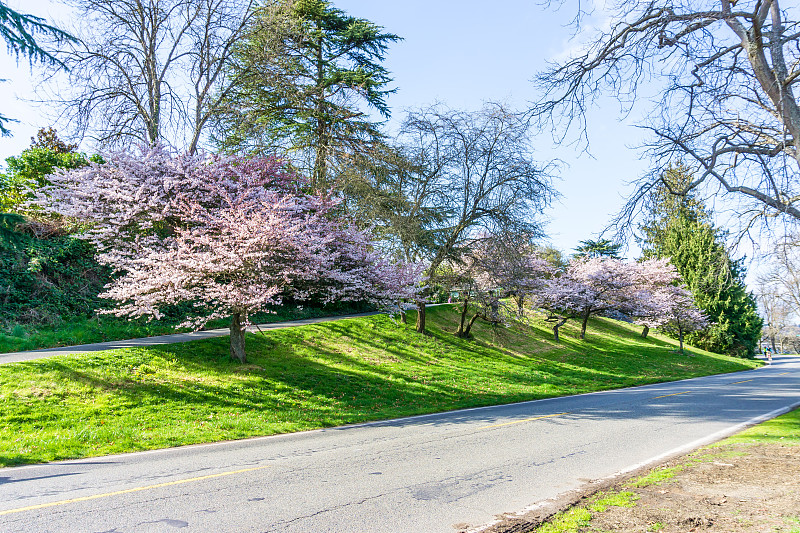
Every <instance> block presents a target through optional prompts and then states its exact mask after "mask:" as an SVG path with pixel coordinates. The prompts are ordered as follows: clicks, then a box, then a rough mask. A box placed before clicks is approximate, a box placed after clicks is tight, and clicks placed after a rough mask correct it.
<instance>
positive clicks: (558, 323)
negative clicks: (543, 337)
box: [553, 318, 569, 342]
mask: <svg viewBox="0 0 800 533" xmlns="http://www.w3.org/2000/svg"><path fill="white" fill-rule="evenodd" d="M567 320H569V319H568V318H562V319H561V320H559V321H558V322H556V325H555V326H553V339H555V341H556V342H558V328H560V327H561V326H563V325H564V324H565V323H566V322H567Z"/></svg>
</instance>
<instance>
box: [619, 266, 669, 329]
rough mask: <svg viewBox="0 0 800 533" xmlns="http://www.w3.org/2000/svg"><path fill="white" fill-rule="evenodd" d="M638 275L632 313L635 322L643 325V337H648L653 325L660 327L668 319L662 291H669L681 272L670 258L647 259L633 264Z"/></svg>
mask: <svg viewBox="0 0 800 533" xmlns="http://www.w3.org/2000/svg"><path fill="white" fill-rule="evenodd" d="M632 268H634V276H636V277H637V282H636V285H635V286H634V287H633V298H634V299H635V304H634V305H632V306H631V309H630V315H631V317H632V318H634V319H635V320H634V321H635V323H636V324H639V325H640V326H642V327H643V329H642V338H643V339H646V338H647V335H648V333H649V332H650V328H651V327H659V326H661V325H663V324H664V323H665V322H666V321H667V315H666V314H665V310H664V308H663V307H662V303H663V302H662V299H661V298H660V297H659V296H660V292H661V291H665V290H666V291H669V290H671V289H670V286H671V285H674V284H675V283H677V282H678V281H679V280H680V274H678V271H677V269H676V268H675V267H674V266H673V265H672V263H670V261H669V259H647V260H645V261H641V262H639V263H635V264H634V265H632Z"/></svg>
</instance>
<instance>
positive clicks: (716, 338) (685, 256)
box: [641, 172, 762, 356]
mask: <svg viewBox="0 0 800 533" xmlns="http://www.w3.org/2000/svg"><path fill="white" fill-rule="evenodd" d="M662 179H663V180H665V181H666V182H667V183H669V182H677V183H676V184H677V185H679V184H680V183H681V182H682V181H686V180H689V179H691V176H687V175H685V174H683V173H680V172H677V173H676V172H672V173H671V174H668V173H667V172H665V173H664V175H663V176H662ZM656 191H657V192H656V193H655V194H654V195H653V197H652V198H651V203H650V212H649V214H648V216H647V218H646V222H645V223H644V224H643V225H642V227H641V230H642V233H643V242H642V247H643V252H644V257H647V258H652V257H657V258H669V259H670V260H671V261H672V264H673V265H675V268H677V270H678V272H679V273H680V275H681V277H682V278H683V280H684V281H685V283H686V285H687V287H688V289H689V290H690V291H691V293H692V296H693V297H694V300H695V302H696V303H697V306H698V307H699V308H700V309H701V310H702V311H704V312H705V314H706V316H707V317H708V319H709V320H710V321H711V322H712V324H711V326H710V327H709V328H707V329H704V330H703V331H701V332H699V333H694V334H691V335H690V336H689V337H688V338H689V341H690V342H691V343H692V344H694V345H696V346H699V347H701V348H705V349H708V350H711V351H716V352H720V353H728V354H731V355H738V356H745V355H751V354H752V353H754V351H755V349H756V346H757V345H758V342H759V340H760V335H761V325H762V321H761V318H760V317H759V316H758V313H757V307H756V302H755V299H754V297H753V295H752V294H750V293H748V292H747V287H746V284H745V281H744V276H745V269H744V265H743V263H744V259H739V260H735V259H733V258H731V256H730V254H729V252H728V250H727V248H726V247H725V244H724V233H723V232H721V231H720V230H718V229H717V228H715V227H714V225H713V223H712V222H711V217H710V213H709V211H708V209H707V208H706V207H705V206H704V205H703V204H702V202H700V201H699V200H697V199H696V198H695V197H693V196H692V195H682V196H674V195H672V194H671V193H670V192H669V188H668V187H667V186H662V187H659V188H658V189H656Z"/></svg>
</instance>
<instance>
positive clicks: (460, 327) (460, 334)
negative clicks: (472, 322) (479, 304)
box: [456, 298, 469, 337]
mask: <svg viewBox="0 0 800 533" xmlns="http://www.w3.org/2000/svg"><path fill="white" fill-rule="evenodd" d="M468 304H469V298H464V305H463V307H462V308H461V320H460V321H459V323H458V329H457V330H456V337H463V336H464V322H466V321H467V309H468Z"/></svg>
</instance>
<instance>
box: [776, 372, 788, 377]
mask: <svg viewBox="0 0 800 533" xmlns="http://www.w3.org/2000/svg"><path fill="white" fill-rule="evenodd" d="M788 373H789V372H783V373H781V374H778V375H779V376H785V375H786V374H788Z"/></svg>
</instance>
